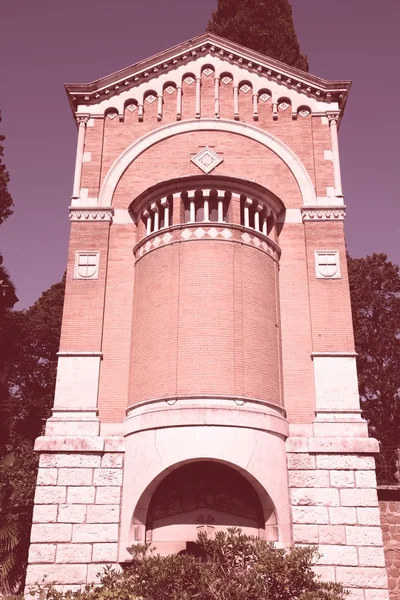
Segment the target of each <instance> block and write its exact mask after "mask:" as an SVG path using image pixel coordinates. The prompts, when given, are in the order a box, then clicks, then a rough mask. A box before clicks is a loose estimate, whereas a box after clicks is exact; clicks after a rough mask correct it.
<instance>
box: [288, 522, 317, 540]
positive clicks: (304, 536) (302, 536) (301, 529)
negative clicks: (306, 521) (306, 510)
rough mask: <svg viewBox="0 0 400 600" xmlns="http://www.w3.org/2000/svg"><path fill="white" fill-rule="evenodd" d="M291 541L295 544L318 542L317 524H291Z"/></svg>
mask: <svg viewBox="0 0 400 600" xmlns="http://www.w3.org/2000/svg"><path fill="white" fill-rule="evenodd" d="M293 541H294V542H295V543H297V544H318V525H293Z"/></svg>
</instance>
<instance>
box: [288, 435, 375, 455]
mask: <svg viewBox="0 0 400 600" xmlns="http://www.w3.org/2000/svg"><path fill="white" fill-rule="evenodd" d="M286 452H293V453H300V452H303V453H312V454H330V453H332V454H376V453H378V452H379V443H378V440H375V439H374V438H364V437H362V438H345V437H343V438H341V437H331V438H328V437H325V438H318V437H314V438H308V439H307V438H303V437H289V438H288V439H287V440H286Z"/></svg>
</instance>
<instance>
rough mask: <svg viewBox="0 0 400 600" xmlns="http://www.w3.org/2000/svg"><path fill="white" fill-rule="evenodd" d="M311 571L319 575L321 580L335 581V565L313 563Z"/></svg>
mask: <svg viewBox="0 0 400 600" xmlns="http://www.w3.org/2000/svg"><path fill="white" fill-rule="evenodd" d="M313 571H314V573H315V574H316V575H318V577H321V579H322V581H333V582H334V581H335V567H328V566H326V565H323V566H322V565H314V566H313Z"/></svg>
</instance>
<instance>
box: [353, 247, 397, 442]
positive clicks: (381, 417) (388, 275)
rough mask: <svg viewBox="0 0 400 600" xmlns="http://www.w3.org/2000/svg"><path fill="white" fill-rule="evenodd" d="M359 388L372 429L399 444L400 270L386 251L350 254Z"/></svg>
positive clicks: (381, 439)
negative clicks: (367, 254)
mask: <svg viewBox="0 0 400 600" xmlns="http://www.w3.org/2000/svg"><path fill="white" fill-rule="evenodd" d="M348 266H349V280H350V292H351V304H352V311H353V326H354V336H355V346H356V352H357V353H358V357H357V367H358V379H359V389H360V396H361V405H362V409H363V414H364V417H365V418H366V419H367V421H368V424H369V430H370V434H371V435H373V436H374V437H377V438H378V439H379V440H380V441H381V442H382V444H384V445H386V446H396V447H400V273H399V267H398V266H397V265H394V264H393V263H391V262H390V261H389V260H388V258H387V256H386V254H372V255H371V256H366V257H364V258H350V257H349V258H348Z"/></svg>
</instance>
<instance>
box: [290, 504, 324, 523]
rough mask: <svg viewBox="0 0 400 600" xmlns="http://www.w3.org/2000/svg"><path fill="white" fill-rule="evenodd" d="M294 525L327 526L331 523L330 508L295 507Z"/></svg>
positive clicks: (293, 510)
mask: <svg viewBox="0 0 400 600" xmlns="http://www.w3.org/2000/svg"><path fill="white" fill-rule="evenodd" d="M292 515H293V523H297V524H304V523H308V524H310V525H319V524H321V525H327V524H328V523H329V516H328V508H327V507H325V506H293V507H292Z"/></svg>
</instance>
